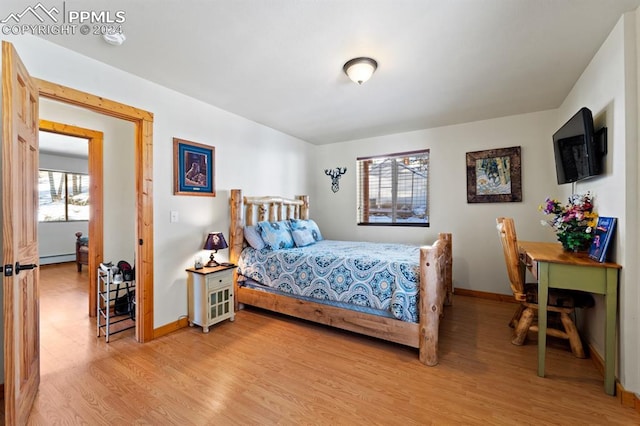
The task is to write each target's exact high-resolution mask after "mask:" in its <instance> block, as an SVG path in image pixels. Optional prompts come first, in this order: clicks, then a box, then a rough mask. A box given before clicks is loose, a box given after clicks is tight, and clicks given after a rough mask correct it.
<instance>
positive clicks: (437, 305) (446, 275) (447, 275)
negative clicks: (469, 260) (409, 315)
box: [418, 233, 453, 366]
mask: <svg viewBox="0 0 640 426" xmlns="http://www.w3.org/2000/svg"><path fill="white" fill-rule="evenodd" d="M451 259H452V256H451V234H444V233H443V234H440V235H439V238H438V241H436V243H435V244H434V245H432V246H428V247H422V248H421V249H420V328H419V336H418V340H419V341H418V345H419V351H420V361H421V362H422V363H424V364H426V365H429V366H433V365H437V364H438V334H439V328H440V318H441V317H442V315H443V313H444V312H443V307H444V305H445V304H451V290H452V287H453V286H452V281H451V270H452V261H451Z"/></svg>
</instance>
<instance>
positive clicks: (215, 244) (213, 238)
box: [203, 232, 229, 268]
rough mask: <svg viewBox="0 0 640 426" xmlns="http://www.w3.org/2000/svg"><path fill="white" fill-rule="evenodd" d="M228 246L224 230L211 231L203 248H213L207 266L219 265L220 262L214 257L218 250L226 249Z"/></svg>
mask: <svg viewBox="0 0 640 426" xmlns="http://www.w3.org/2000/svg"><path fill="white" fill-rule="evenodd" d="M227 247H229V246H228V245H227V241H226V240H225V239H224V235H222V232H209V235H207V239H206V241H205V242H204V247H203V250H213V252H212V253H211V256H210V257H209V262H207V264H206V265H205V266H206V267H207V268H212V267H214V266H219V265H220V264H219V263H218V262H216V260H215V259H214V258H213V257H214V255H215V254H216V253H217V252H218V250H222V249H226V248H227Z"/></svg>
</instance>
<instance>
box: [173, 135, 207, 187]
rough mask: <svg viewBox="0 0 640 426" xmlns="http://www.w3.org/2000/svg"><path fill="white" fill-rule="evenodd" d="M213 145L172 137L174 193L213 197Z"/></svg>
mask: <svg viewBox="0 0 640 426" xmlns="http://www.w3.org/2000/svg"><path fill="white" fill-rule="evenodd" d="M214 162H215V147H213V146H210V145H204V144H200V143H195V142H190V141H187V140H184V139H178V138H173V177H174V186H173V194H174V195H204V196H209V197H215V195H216V189H215V183H214V174H215V164H214Z"/></svg>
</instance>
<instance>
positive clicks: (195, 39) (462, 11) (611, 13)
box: [23, 0, 640, 144]
mask: <svg viewBox="0 0 640 426" xmlns="http://www.w3.org/2000/svg"><path fill="white" fill-rule="evenodd" d="M638 5H640V0H323V1H320V0H234V1H222V0H217V1H205V0H197V1H194V0H192V1H177V0H174V1H172V0H162V1H151V0H138V1H124V0H110V1H104V0H100V1H92V2H86V1H79V0H66V2H65V7H66V9H67V10H73V9H83V10H87V9H89V10H110V11H114V12H115V11H117V10H123V11H124V12H125V14H126V22H125V23H124V24H123V25H122V28H123V30H124V32H125V33H126V36H127V41H126V42H125V44H124V45H122V46H120V47H114V46H110V45H107V44H106V43H104V42H103V41H102V40H101V38H100V37H99V36H81V35H76V36H50V37H49V38H48V39H49V40H50V41H52V42H54V43H57V44H60V45H63V46H66V47H68V48H70V49H72V50H75V51H77V52H80V53H82V54H84V55H87V56H90V57H93V58H95V59H97V60H100V61H102V62H105V63H108V64H110V65H113V66H115V67H117V68H121V69H123V70H126V71H128V72H131V73H133V74H136V75H139V76H141V77H144V78H145V79H148V80H151V81H154V82H156V83H159V84H161V85H163V86H166V87H169V88H172V89H175V90H177V91H179V92H182V93H185V94H187V95H190V96H192V97H194V98H197V99H200V100H202V101H204V102H207V103H209V104H211V105H215V106H218V107H220V108H222V109H224V110H227V111H230V112H233V113H235V114H238V115H240V116H243V117H246V118H248V119H250V120H253V121H256V122H258V123H262V124H265V125H267V126H270V127H272V128H275V129H278V130H280V131H282V132H285V133H287V134H290V135H293V136H296V137H299V138H301V139H303V140H306V141H308V142H311V143H314V144H325V143H333V142H339V141H345V140H352V139H358V138H364V137H371V136H376V135H382V134H390V133H397V132H404V131H411V130H417V129H423V128H430V127H437V126H443V125H450V124H456V123H463V122H470V121H476V120H484V119H489V118H494V117H500V116H506V115H512V114H520V113H526V112H532V111H540V110H545V109H550V108H556V107H558V106H559V105H560V103H561V102H562V100H563V99H564V98H565V97H566V95H567V93H568V92H569V91H570V89H571V87H572V86H573V84H574V83H575V82H576V80H577V79H578V77H579V76H580V74H581V72H582V71H583V70H584V68H585V67H586V65H587V64H588V63H589V61H590V59H591V58H592V57H593V55H594V54H595V52H596V51H597V50H598V48H599V47H600V45H601V44H602V43H603V41H604V40H605V38H606V37H607V35H608V34H609V32H610V31H611V29H612V28H613V26H614V25H615V24H616V22H617V21H618V20H619V18H620V16H621V14H622V13H623V12H625V11H629V10H634V9H635V8H636V7H638ZM23 6H24V3H23ZM89 6H90V8H89ZM358 56H370V57H372V58H374V59H375V60H377V61H378V64H379V67H378V70H377V72H376V73H375V74H374V76H373V78H372V79H371V80H370V81H369V82H367V83H365V84H364V85H362V86H357V85H356V84H354V83H353V82H351V81H350V80H349V79H348V78H347V76H346V75H344V73H343V72H342V66H343V64H344V63H345V62H346V61H347V60H349V59H351V58H354V57H358Z"/></svg>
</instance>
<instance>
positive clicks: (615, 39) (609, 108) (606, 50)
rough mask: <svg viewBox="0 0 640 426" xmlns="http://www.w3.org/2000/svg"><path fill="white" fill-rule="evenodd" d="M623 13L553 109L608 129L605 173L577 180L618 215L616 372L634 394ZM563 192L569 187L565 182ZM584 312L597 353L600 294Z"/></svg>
mask: <svg viewBox="0 0 640 426" xmlns="http://www.w3.org/2000/svg"><path fill="white" fill-rule="evenodd" d="M636 13H638V12H632V13H627V14H625V15H623V17H622V18H621V19H620V21H619V22H618V24H617V25H616V26H615V28H614V29H613V30H612V32H611V33H610V35H609V36H608V38H607V40H606V41H605V42H604V43H603V45H602V46H601V47H600V49H599V50H598V52H597V53H596V55H595V56H594V58H593V59H592V60H591V62H590V64H589V65H588V66H587V68H586V69H585V71H584V72H583V74H582V76H581V77H580V79H579V80H578V81H577V82H576V84H575V85H574V87H573V89H572V90H571V92H570V94H569V95H568V96H567V98H566V99H565V100H564V102H563V103H562V105H561V106H560V108H559V110H558V124H561V123H563V122H565V121H566V120H568V119H569V118H570V117H571V115H572V114H574V113H575V112H576V111H577V110H578V109H579V108H581V107H583V106H586V107H588V108H589V109H591V111H592V112H593V114H594V120H595V122H596V127H598V125H600V126H606V127H607V129H608V154H607V157H606V169H605V174H604V175H603V176H601V177H597V178H593V179H589V180H586V181H583V182H579V183H578V184H577V185H576V192H578V193H584V192H586V191H591V192H592V193H593V194H594V196H595V200H594V204H595V208H596V210H597V212H598V214H600V215H602V216H614V217H617V218H618V225H617V231H616V234H615V247H613V260H614V261H616V262H617V263H619V264H621V265H622V270H621V277H620V289H619V303H618V306H619V333H618V334H619V336H618V337H619V354H620V356H619V359H620V363H619V368H618V370H619V372H618V377H619V379H620V381H621V383H622V385H623V386H624V387H625V388H626V389H627V390H631V391H634V392H637V393H640V366H639V364H638V360H639V359H640V355H639V354H640V343H639V342H640V318H638V307H639V306H640V291H639V289H638V278H637V277H638V271H639V269H638V263H639V262H638V260H639V259H638V258H639V253H638V147H637V145H638V134H637V125H636V122H637V120H638V108H637V99H638V95H637V80H638V66H637V56H638V54H637V49H638V43H637V38H636V37H637V36H636V32H637V29H638V26H637V17H636ZM565 187H566V188H564V189H565V191H567V192H566V193H567V194H568V193H570V190H571V187H570V186H569V185H565ZM592 311H593V312H591V314H590V315H589V316H587V320H588V321H587V335H588V339H589V340H590V341H591V342H592V343H593V344H594V346H595V347H596V349H597V350H598V351H599V352H600V354H602V353H603V347H604V330H603V326H602V324H603V322H604V316H605V309H604V303H603V299H602V298H601V297H598V298H597V299H596V307H595V309H594V310H592Z"/></svg>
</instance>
